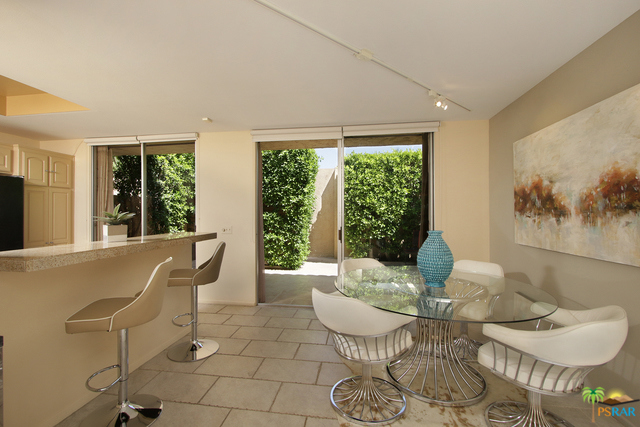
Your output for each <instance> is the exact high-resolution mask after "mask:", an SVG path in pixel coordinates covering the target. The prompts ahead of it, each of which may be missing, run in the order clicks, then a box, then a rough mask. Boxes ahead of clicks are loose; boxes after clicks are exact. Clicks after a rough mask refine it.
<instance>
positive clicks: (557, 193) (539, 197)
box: [513, 85, 640, 266]
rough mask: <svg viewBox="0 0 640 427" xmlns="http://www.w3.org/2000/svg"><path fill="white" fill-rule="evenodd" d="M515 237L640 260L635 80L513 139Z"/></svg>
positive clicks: (639, 99)
mask: <svg viewBox="0 0 640 427" xmlns="http://www.w3.org/2000/svg"><path fill="white" fill-rule="evenodd" d="M513 163H514V168H513V170H514V215H515V241H516V243H518V244H522V245H528V246H533V247H536V248H542V249H548V250H553V251H559V252H565V253H568V254H573V255H579V256H585V257H590V258H596V259H601V260H606V261H611V262H617V263H622V264H629V265H634V266H640V85H637V86H634V87H632V88H630V89H627V90H625V91H623V92H621V93H619V94H617V95H614V96H612V97H611V98H608V99H606V100H604V101H602V102H599V103H597V104H595V105H593V106H591V107H589V108H587V109H585V110H582V111H580V112H579V113H576V114H574V115H573V116H570V117H567V118H566V119H564V120H561V121H559V122H557V123H554V124H553V125H551V126H548V127H546V128H544V129H542V130H540V131H538V132H536V133H534V134H532V135H529V136H527V137H525V138H523V139H521V140H519V141H516V142H515V143H514V144H513Z"/></svg>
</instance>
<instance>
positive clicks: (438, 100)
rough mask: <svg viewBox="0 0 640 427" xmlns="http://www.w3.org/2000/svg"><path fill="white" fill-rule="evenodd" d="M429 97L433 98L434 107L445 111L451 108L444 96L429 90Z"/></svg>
mask: <svg viewBox="0 0 640 427" xmlns="http://www.w3.org/2000/svg"><path fill="white" fill-rule="evenodd" d="M429 96H430V97H431V98H433V100H434V101H433V105H434V106H436V107H438V108H442V109H443V110H446V109H447V108H449V106H448V105H447V102H446V101H447V98H445V97H444V96H442V95H440V94H439V93H437V92H435V91H433V90H429Z"/></svg>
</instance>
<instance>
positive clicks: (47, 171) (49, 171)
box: [44, 169, 60, 173]
mask: <svg viewBox="0 0 640 427" xmlns="http://www.w3.org/2000/svg"><path fill="white" fill-rule="evenodd" d="M44 171H45V172H49V173H60V172H56V171H50V170H47V169H45V170H44Z"/></svg>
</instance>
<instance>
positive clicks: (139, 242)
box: [0, 232, 217, 273]
mask: <svg viewBox="0 0 640 427" xmlns="http://www.w3.org/2000/svg"><path fill="white" fill-rule="evenodd" d="M216 237H217V233H190V232H184V233H171V234H155V235H152V236H140V237H130V238H129V239H127V240H126V241H124V242H84V243H72V244H70V245H57V246H45V247H41V248H31V249H18V250H13V251H4V252H0V271H13V272H25V273H27V272H32V271H39V270H46V269H49V268H56V267H64V266H66V265H73V264H80V263H84V262H88V261H95V260H98V259H104V258H112V257H118V256H124V255H130V254H134V253H139V252H146V251H150V250H154V249H162V248H168V247H171V246H178V245H184V244H185V243H196V242H201V241H204V240H210V239H215V238H216Z"/></svg>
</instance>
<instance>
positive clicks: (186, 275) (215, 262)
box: [167, 242, 227, 362]
mask: <svg viewBox="0 0 640 427" xmlns="http://www.w3.org/2000/svg"><path fill="white" fill-rule="evenodd" d="M226 246H227V245H226V243H225V242H220V243H219V244H218V247H217V248H216V250H215V251H214V252H213V255H212V256H211V258H209V259H208V260H207V262H205V263H204V264H202V265H201V266H200V267H198V268H194V269H179V270H173V271H172V272H171V273H170V274H169V282H168V286H169V287H174V286H190V287H191V313H184V314H179V315H177V316H176V317H174V318H173V320H172V322H173V324H174V325H176V326H180V327H181V328H184V327H187V326H191V339H190V340H189V341H188V342H180V343H178V344H176V345H174V346H173V347H171V348H170V349H169V351H168V352H167V357H168V358H169V359H170V360H173V361H174V362H197V361H198V360H203V359H206V358H207V357H209V356H211V355H212V354H214V353H216V352H217V351H218V349H219V348H220V344H218V343H217V342H216V341H214V340H209V339H199V338H198V286H202V285H206V284H209V283H213V282H215V281H217V280H218V277H219V276H220V268H221V266H222V258H223V257H224V251H225V248H226ZM184 316H190V317H191V321H190V322H188V323H178V322H176V320H177V319H178V318H180V317H184Z"/></svg>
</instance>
